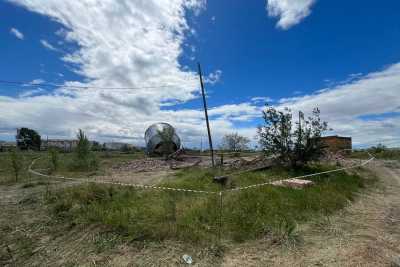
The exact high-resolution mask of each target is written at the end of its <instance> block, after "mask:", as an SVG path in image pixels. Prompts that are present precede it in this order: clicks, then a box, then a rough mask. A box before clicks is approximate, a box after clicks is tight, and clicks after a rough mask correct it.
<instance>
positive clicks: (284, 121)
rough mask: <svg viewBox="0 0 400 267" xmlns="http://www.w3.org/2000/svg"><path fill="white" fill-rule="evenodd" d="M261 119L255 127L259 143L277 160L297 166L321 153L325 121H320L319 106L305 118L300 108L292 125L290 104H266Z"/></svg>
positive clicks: (326, 126) (325, 126)
mask: <svg viewBox="0 0 400 267" xmlns="http://www.w3.org/2000/svg"><path fill="white" fill-rule="evenodd" d="M263 119H264V125H262V126H259V128H258V135H259V143H260V145H261V147H262V149H263V150H264V152H265V153H266V154H268V155H274V156H275V157H276V159H277V160H278V161H279V162H280V163H282V164H284V165H289V166H291V167H293V168H296V167H298V166H302V165H304V164H306V163H307V162H309V161H311V160H315V159H318V158H319V157H320V156H321V155H322V153H323V144H322V142H321V136H322V134H323V132H325V131H326V130H328V124H327V122H324V121H321V119H320V110H319V109H318V108H315V109H314V110H313V112H312V115H311V116H310V117H308V118H305V117H304V113H302V112H299V121H298V122H297V123H295V126H294V125H293V121H292V119H293V115H292V112H291V110H290V109H289V108H285V109H284V110H283V111H279V110H276V109H275V108H273V107H270V106H267V108H266V110H264V111H263Z"/></svg>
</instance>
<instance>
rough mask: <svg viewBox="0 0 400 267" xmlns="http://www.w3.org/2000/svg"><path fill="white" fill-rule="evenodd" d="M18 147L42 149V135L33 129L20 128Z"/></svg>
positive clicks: (22, 148)
mask: <svg viewBox="0 0 400 267" xmlns="http://www.w3.org/2000/svg"><path fill="white" fill-rule="evenodd" d="M16 139H17V147H18V148H19V149H21V150H28V149H33V150H40V145H41V143H42V139H41V137H40V135H39V134H38V133H37V132H36V131H35V130H32V129H29V128H20V129H18V131H17V136H16Z"/></svg>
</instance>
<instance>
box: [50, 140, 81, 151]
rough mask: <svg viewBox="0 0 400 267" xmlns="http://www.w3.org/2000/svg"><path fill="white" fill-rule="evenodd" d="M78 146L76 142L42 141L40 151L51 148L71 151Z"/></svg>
mask: <svg viewBox="0 0 400 267" xmlns="http://www.w3.org/2000/svg"><path fill="white" fill-rule="evenodd" d="M77 145H78V141H77V140H54V139H49V140H42V149H44V150H46V149H49V148H51V147H53V148H58V149H61V150H63V151H72V150H73V149H74V148H76V146H77Z"/></svg>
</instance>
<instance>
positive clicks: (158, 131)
mask: <svg viewBox="0 0 400 267" xmlns="http://www.w3.org/2000/svg"><path fill="white" fill-rule="evenodd" d="M144 139H145V141H146V151H147V153H148V154H149V155H166V154H172V153H174V152H176V151H177V150H178V149H180V147H181V140H180V139H179V136H178V135H177V134H176V131H175V128H174V127H172V126H171V125H170V124H168V123H164V122H159V123H155V124H153V125H151V126H150V127H149V128H147V130H146V132H145V134H144Z"/></svg>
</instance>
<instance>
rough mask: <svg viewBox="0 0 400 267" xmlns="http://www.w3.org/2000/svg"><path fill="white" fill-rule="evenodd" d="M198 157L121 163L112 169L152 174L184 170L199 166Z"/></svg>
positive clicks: (151, 159) (147, 159)
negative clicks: (169, 170) (170, 170)
mask: <svg viewBox="0 0 400 267" xmlns="http://www.w3.org/2000/svg"><path fill="white" fill-rule="evenodd" d="M201 161H202V160H201V158H198V157H181V158H179V160H178V159H169V160H164V159H160V158H145V159H137V160H131V161H126V162H122V163H119V164H117V165H115V166H113V167H112V168H113V169H114V170H118V171H130V172H150V171H162V170H168V169H173V170H177V169H182V168H187V167H193V166H197V165H199V164H200V163H201Z"/></svg>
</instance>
